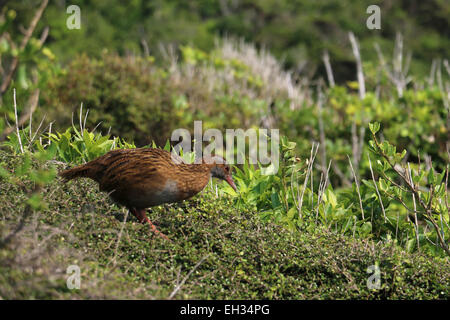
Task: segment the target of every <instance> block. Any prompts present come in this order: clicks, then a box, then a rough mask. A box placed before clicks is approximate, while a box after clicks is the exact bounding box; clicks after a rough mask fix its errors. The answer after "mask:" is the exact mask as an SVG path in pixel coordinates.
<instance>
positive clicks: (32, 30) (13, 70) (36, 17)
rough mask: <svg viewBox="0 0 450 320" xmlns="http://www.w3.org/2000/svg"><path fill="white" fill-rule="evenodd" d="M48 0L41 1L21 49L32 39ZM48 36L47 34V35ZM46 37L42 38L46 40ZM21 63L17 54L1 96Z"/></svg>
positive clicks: (0, 92)
mask: <svg viewBox="0 0 450 320" xmlns="http://www.w3.org/2000/svg"><path fill="white" fill-rule="evenodd" d="M47 4H48V0H44V1H42V3H41V6H40V7H39V8H38V9H37V11H36V13H35V14H34V17H33V20H31V23H30V26H29V27H28V29H27V31H26V32H25V36H24V37H23V39H22V42H21V43H20V47H19V51H23V50H24V49H25V47H26V46H27V44H28V41H30V38H31V35H32V34H33V32H34V29H35V28H36V25H37V23H38V22H39V20H40V19H41V16H42V13H43V12H44V10H45V8H46V7H47ZM45 38H46V36H45ZM45 38H41V39H43V40H45ZM18 64H19V55H17V56H15V57H14V58H13V59H12V61H11V65H10V67H9V71H8V73H7V75H6V76H5V77H4V78H3V81H2V83H1V85H0V98H1V97H2V96H3V94H4V93H5V92H6V90H7V89H8V87H9V85H10V83H11V80H12V77H13V76H14V73H15V72H16V69H17V66H18Z"/></svg>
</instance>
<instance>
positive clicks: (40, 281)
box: [0, 1, 450, 299]
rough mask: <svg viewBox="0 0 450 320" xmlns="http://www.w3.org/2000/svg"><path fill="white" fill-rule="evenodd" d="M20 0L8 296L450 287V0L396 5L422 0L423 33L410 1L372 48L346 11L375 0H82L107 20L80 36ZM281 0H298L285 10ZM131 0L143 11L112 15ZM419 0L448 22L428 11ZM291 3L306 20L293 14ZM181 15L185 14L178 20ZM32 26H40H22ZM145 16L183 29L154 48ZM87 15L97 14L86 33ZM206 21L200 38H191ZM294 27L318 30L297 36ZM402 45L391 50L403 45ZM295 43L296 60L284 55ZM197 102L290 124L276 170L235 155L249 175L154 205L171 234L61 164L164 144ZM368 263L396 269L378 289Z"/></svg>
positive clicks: (5, 95) (343, 292)
mask: <svg viewBox="0 0 450 320" xmlns="http://www.w3.org/2000/svg"><path fill="white" fill-rule="evenodd" d="M45 2H46V1H43V2H36V5H37V6H38V5H39V4H40V3H43V4H45ZM24 3H25V1H24V2H21V1H18V2H14V3H10V4H8V7H4V8H2V10H1V11H0V57H1V59H0V61H1V67H2V68H1V70H0V71H1V72H2V80H1V82H0V112H1V114H2V118H1V119H0V133H1V135H0V143H1V144H0V148H1V150H0V190H1V192H0V198H1V201H0V204H1V205H0V257H1V260H0V261H1V262H0V297H1V298H168V297H171V298H235V299H240V298H248V299H250V298H273V299H282V298H285V299H297V298H314V299H324V298H364V299H367V298H391V299H399V298H400V299H404V298H423V299H429V298H440V299H448V298H449V296H450V294H449V293H450V292H449V287H448V283H449V280H450V279H449V278H450V264H449V256H450V251H449V241H450V226H449V224H450V210H449V204H448V176H449V157H450V153H449V148H450V145H449V141H450V116H449V88H450V80H449V79H450V67H449V64H448V61H447V60H444V61H440V60H435V61H434V62H433V67H432V72H431V74H430V75H429V76H425V75H424V72H423V66H424V65H427V64H431V61H432V59H433V58H434V57H436V56H439V54H440V53H442V52H443V53H446V50H447V51H448V48H449V43H448V37H445V36H443V37H442V38H441V37H439V35H436V32H435V31H433V30H435V29H436V28H439V27H442V26H444V27H445V25H446V23H447V24H448V21H447V20H446V19H445V17H446V16H445V15H444V14H445V12H448V10H449V6H448V5H446V4H445V3H444V2H440V1H431V2H427V4H418V3H416V7H413V6H412V5H411V6H409V5H408V4H409V2H408V4H404V3H402V2H399V3H397V2H396V3H395V5H394V4H392V7H391V8H390V10H393V12H396V14H397V15H398V16H403V15H404V13H405V12H409V13H411V14H410V15H409V16H408V17H404V20H402V21H403V23H404V24H405V25H410V27H411V29H409V28H407V29H408V30H415V31H414V32H416V31H417V26H418V25H420V27H421V28H425V29H424V30H425V31H423V32H424V35H422V34H421V33H417V32H416V33H415V37H414V39H412V37H411V33H409V32H413V31H408V32H404V36H403V37H402V36H401V35H400V34H398V35H397V36H394V34H395V30H394V22H393V20H392V21H391V20H390V19H393V17H396V15H389V16H387V17H386V20H383V21H385V22H384V23H385V26H386V27H384V28H383V31H382V33H381V36H382V37H381V36H380V37H379V38H378V37H377V38H376V41H377V42H379V44H380V48H379V50H378V55H377V56H376V57H375V56H373V55H371V54H370V53H369V50H368V46H369V43H370V45H373V40H374V38H372V37H371V36H370V37H368V36H367V29H365V30H357V29H358V28H359V25H360V24H359V23H358V24H357V23H356V22H354V21H353V20H354V18H352V15H351V13H352V12H354V11H355V12H356V11H357V12H360V14H359V15H358V17H360V19H363V18H364V19H365V14H364V12H365V9H361V8H363V7H364V6H365V5H366V4H365V2H363V1H361V2H357V3H358V4H357V5H355V6H352V7H351V8H352V10H347V9H349V8H350V6H346V5H344V4H342V5H341V2H339V4H338V2H336V3H334V2H333V1H331V2H329V4H327V5H325V4H323V3H321V2H311V3H310V2H308V1H306V2H302V4H300V3H298V4H296V5H294V4H289V5H288V3H287V2H286V3H284V2H282V3H280V4H279V6H274V5H273V4H272V3H271V1H261V2H258V4H254V3H250V2H249V3H247V2H246V1H220V4H221V6H220V8H219V7H218V5H219V2H218V3H215V2H208V1H206V2H205V1H201V5H200V4H199V3H200V2H189V4H187V2H186V3H185V2H183V3H181V2H178V1H164V2H158V1H156V2H152V4H151V5H148V4H147V2H140V1H136V2H133V5H130V6H129V7H126V8H125V7H124V5H121V4H119V3H117V6H108V8H110V9H111V10H107V8H106V7H103V6H102V5H100V4H91V3H90V2H89V3H86V4H84V2H80V6H81V7H82V8H86V9H87V8H90V10H83V12H84V13H86V15H87V16H88V17H89V19H88V20H87V21H92V22H86V20H83V23H85V22H86V23H87V24H86V26H87V28H85V29H83V28H82V29H81V30H80V31H74V32H78V33H76V34H74V37H80V39H83V44H82V47H83V50H81V49H80V50H78V49H77V46H78V44H76V41H74V38H72V39H71V40H70V41H71V43H73V44H74V46H73V47H70V48H71V49H70V50H69V46H67V41H69V40H67V39H66V40H64V37H66V36H67V30H65V29H64V25H65V20H61V21H63V22H64V24H62V23H63V22H61V21H60V20H58V19H57V16H58V14H60V13H59V12H60V11H61V10H63V9H65V8H63V7H62V5H61V4H59V3H58V2H55V3H52V4H50V5H49V6H48V8H46V11H45V13H44V14H43V16H42V19H41V21H40V22H39V24H37V28H36V30H34V29H33V28H31V27H32V26H33V24H32V23H31V24H30V22H29V21H30V20H32V19H33V17H35V18H36V14H37V13H38V12H39V10H41V11H42V12H44V11H43V10H44V6H41V7H40V8H36V9H35V10H34V11H33V10H25V7H24ZM30 3H31V2H30ZM32 3H34V2H32ZM411 3H415V2H411ZM196 5H198V8H197V7H196V8H197V10H194V11H192V9H193V7H192V6H196ZM223 6H225V7H223ZM227 6H230V7H229V8H228V9H227ZM286 6H293V7H292V8H290V9H291V10H290V11H289V14H288V13H287V11H286V8H285V7H286ZM360 7H361V8H360ZM238 8H239V9H242V8H245V10H238ZM306 8H307V9H308V11H307V13H305V14H306V16H304V15H303V13H301V12H303V11H302V10H303V9H306ZM358 8H359V9H361V10H359V9H358ZM364 8H365V7H364ZM436 8H440V10H435V9H436ZM125 9H127V10H131V13H132V12H134V15H133V14H131V13H130V12H128V14H129V15H130V16H133V17H134V20H133V19H130V20H127V19H124V20H123V21H122V20H121V22H120V24H121V26H117V27H114V28H112V27H111V23H112V20H111V19H113V18H114V17H117V15H118V14H121V15H123V11H124V10H125ZM319 9H320V10H325V12H328V10H331V11H332V12H334V13H335V14H336V15H337V16H338V17H339V19H338V22H336V23H337V24H338V26H339V28H333V30H334V31H335V32H336V33H337V34H334V33H330V34H328V35H327V38H324V39H322V38H320V41H319V43H320V46H319V47H317V46H315V45H313V43H316V42H317V39H318V38H317V37H318V36H319V35H323V34H324V32H323V30H322V29H321V28H329V24H330V23H331V22H330V21H331V18H332V17H331V16H329V17H328V18H327V14H323V15H321V16H320V18H319V17H318V16H317V15H316V14H315V13H314V12H316V11H317V10H319ZM218 10H219V11H220V14H219V13H218V12H219V11H218ZM224 10H225V11H227V10H228V14H224V12H225V11H224ZM278 10H280V11H278ZM336 10H337V11H336ZM339 10H344V11H346V13H345V14H343V12H342V11H339ZM353 10H354V11H353ZM415 10H419V11H420V13H421V14H420V16H419V15H414V12H415ZM424 10H425V11H426V10H431V11H430V12H433V17H434V20H433V21H431V20H430V21H422V20H421V19H423V14H424V13H423V12H424ZM63 11H64V10H63ZM331 11H330V12H331ZM347 11H348V12H347ZM188 12H189V14H188ZM237 12H239V14H238V13H237ZM252 12H253V13H252ZM254 12H258V15H254ZM361 12H363V13H361ZM162 13H164V14H162ZM33 15H34V16H33ZM166 15H169V16H171V17H173V20H169V21H168V25H167V26H166V27H164V28H161V29H158V28H156V27H155V25H152V24H151V23H150V22H148V21H146V22H144V21H142V19H144V17H145V18H148V17H151V18H150V19H149V21H152V22H155V20H152V19H165V18H164V17H166ZM241 15H244V16H246V15H250V16H251V17H253V18H248V20H246V21H253V22H255V21H256V22H257V21H259V20H258V19H262V20H261V21H262V22H260V23H261V24H258V23H254V26H255V28H256V29H258V30H246V26H245V24H242V25H240V27H239V28H238V26H239V25H238V24H237V22H236V21H237V20H235V19H240V18H238V17H241ZM194 16H195V17H196V18H195V19H192V17H194ZM98 17H101V19H99V18H98ZM181 17H183V19H181ZM302 17H303V18H305V17H308V19H306V20H305V19H303V20H302V19H301V18H302ZM38 18H39V17H38ZM83 19H86V17H85V18H83ZM255 19H256V20H255ZM280 19H282V20H283V21H284V23H286V21H288V22H289V21H291V22H292V21H293V20H294V19H299V20H298V21H304V23H302V24H301V28H300V26H299V28H297V29H296V28H294V27H293V26H294V24H293V22H292V23H287V26H286V27H281V26H280V25H279V24H280V23H281V22H280V21H279V20H280ZM38 20H39V19H37V20H36V22H37V21H38ZM319 20H320V21H322V23H319V22H318V21H319ZM131 21H134V22H131ZM296 21H297V20H296ZM352 21H353V22H352ZM116 22H117V21H116ZM188 22H189V23H188ZM350 22H351V23H350ZM91 23H92V24H91ZM140 23H141V24H140ZM171 23H172V24H174V25H172V27H173V28H175V27H174V26H176V28H178V27H179V24H183V23H186V24H187V25H186V26H185V28H183V29H182V30H183V32H180V33H177V34H176V35H175V34H174V32H173V31H172V32H171V31H170V30H171V27H170V25H171ZM46 24H48V25H50V26H51V28H52V29H51V31H50V33H49V39H48V40H47V42H46V38H47V37H46V36H45V37H44V35H45V32H46V31H45V29H43V27H44V26H45V25H46ZM416 24H417V25H416ZM261 25H264V26H265V27H264V28H262V27H261ZM333 25H334V24H333ZM361 25H364V26H365V23H361ZM19 26H20V27H19ZM258 26H259V27H258ZM395 26H397V24H395ZM27 27H29V28H30V29H28V30H30V31H31V33H30V36H29V37H28V36H27V34H28V33H27V32H25V36H23V35H21V32H22V31H23V30H22V31H20V29H23V28H27ZM141 27H142V30H143V31H142V32H143V33H144V34H145V35H146V36H145V37H155V38H157V39H159V42H162V43H165V42H166V41H167V39H170V40H172V41H173V42H174V43H175V44H177V45H179V46H176V47H163V49H162V50H161V51H156V45H155V43H157V41H153V42H152V41H151V39H150V38H148V39H147V38H145V37H143V36H142V35H139V33H132V32H130V30H135V28H138V29H139V30H140V28H141ZM90 28H97V31H98V32H95V33H91V34H92V35H89V36H88V35H87V33H86V32H89V30H91V29H90ZM192 28H193V29H195V30H196V32H195V35H196V36H195V37H187V36H186V33H184V32H187V33H189V32H190V31H189V30H193V29H192ZM270 28H273V29H272V31H270ZM303 28H304V30H307V31H308V32H303V33H302V32H300V31H304V30H303ZM355 28H356V29H355ZM361 28H363V27H361ZM199 29H201V30H203V32H199ZM400 29H401V28H400ZM448 29H449V28H447V27H445V28H444V29H443V30H448ZM41 30H44V31H43V33H42V35H41V36H37V35H36V34H38V35H39V32H40V31H41ZM177 30H178V29H177ZM274 30H277V32H281V34H278V33H277V32H275V31H274ZM283 30H284V31H283ZM351 30H353V31H355V34H356V37H355V36H354V35H353V33H351V34H347V31H351ZM436 30H437V29H436ZM33 31H35V32H34V34H33ZM216 31H219V32H220V33H224V31H227V32H226V33H229V34H231V35H244V36H245V38H246V39H247V40H252V41H254V42H256V43H257V44H264V43H266V41H267V43H270V44H271V46H270V49H271V50H270V51H269V50H268V49H258V46H255V45H254V44H252V43H251V42H246V41H244V40H236V39H232V38H222V39H219V38H216V39H215V41H213V36H214V35H215V32H216ZM294 31H295V32H298V33H300V34H302V37H309V40H307V39H305V38H302V37H299V38H298V39H297V38H295V41H294V40H292V41H289V35H288V33H290V32H294ZM358 31H360V32H358ZM341 33H344V35H342V37H344V38H345V39H346V44H345V45H342V43H340V42H339V41H340V40H342V37H340V36H339V35H338V34H341ZM130 34H132V36H129V35H130ZM136 34H137V35H136ZM105 35H109V37H105ZM433 35H434V36H433ZM100 37H103V38H102V39H103V40H102V41H104V42H102V41H99V40H98V39H99V38H100ZM136 37H138V38H136ZM328 37H329V38H328ZM433 37H435V38H433ZM436 37H437V38H436ZM142 39H144V40H146V41H148V43H152V45H149V44H148V43H146V42H145V41H143V43H144V44H145V45H144V47H145V46H148V47H149V50H148V51H145V50H144V53H142V54H140V53H139V52H140V50H139V41H141V40H142ZM263 39H265V40H263ZM276 39H278V40H279V41H276ZM113 40H114V41H113ZM434 40H436V43H435V42H434ZM80 41H81V40H80ZM315 41H316V42H315ZM426 41H428V42H427V43H428V45H429V46H430V47H427V48H428V50H425V49H423V50H422V51H420V53H421V54H422V55H419V59H413V60H411V68H410V62H409V60H408V58H407V55H406V54H405V52H406V51H407V50H406V49H405V48H404V45H403V42H404V43H405V47H410V48H413V49H417V48H418V46H423V45H424V42H426ZM188 42H190V43H188ZM358 42H360V45H361V50H358V48H357V46H356V47H355V46H354V44H355V43H358ZM338 43H339V45H338ZM128 44H129V45H130V46H129V47H127V46H128ZM325 44H327V45H328V46H329V47H327V48H328V50H329V55H330V58H331V65H330V67H332V69H333V71H332V72H334V74H335V76H336V79H335V80H336V81H334V78H333V77H331V75H330V74H329V73H325V72H319V73H315V72H314V69H315V67H314V64H316V65H319V64H320V65H322V63H321V62H320V60H317V59H315V58H313V57H317V56H318V55H319V56H320V54H321V52H322V51H321V50H323V49H324V47H323V46H324V45H325ZM299 46H305V47H308V50H306V49H305V50H303V51H302V50H300V49H299ZM352 47H353V49H354V50H352ZM387 47H394V48H395V49H394V55H393V56H392V58H391V55H390V54H388V53H387V52H388V51H387V50H386V48H387ZM106 48H108V49H106ZM130 48H133V49H132V50H131V49H130ZM127 49H128V50H127ZM297 49H298V50H297ZM282 51H286V53H287V60H286V61H285V62H286V63H285V64H282V63H280V62H279V60H277V58H275V56H273V55H272V52H274V53H275V54H276V55H277V56H280V53H281V52H282ZM354 51H357V52H358V53H361V56H362V61H361V60H359V57H358V56H356V57H355V56H354ZM161 52H162V53H161ZM302 52H303V53H305V55H304V56H301V57H298V56H296V54H299V53H302ZM318 52H320V54H318ZM429 55H431V56H429ZM303 58H308V59H309V58H311V59H309V61H310V63H312V64H313V65H311V66H309V67H308V68H307V69H308V70H309V72H300V73H299V72H298V70H293V69H288V68H286V67H289V66H294V65H296V64H297V63H298V62H299V61H301V59H303ZM319 59H320V58H319ZM348 61H351V67H348V66H347V67H345V65H346V63H348ZM325 63H327V62H326V61H325ZM355 63H356V65H357V66H358V68H360V67H361V68H362V70H363V71H364V72H363V74H362V78H361V77H360V76H361V74H360V75H358V77H357V76H356V72H355V69H356V68H355V67H354V64H355ZM343 66H344V67H343ZM321 68H322V67H321ZM11 70H12V72H11ZM292 70H293V71H292ZM349 70H351V72H352V74H351V75H350V76H348V74H349V73H348V72H349ZM312 75H315V76H314V77H312ZM355 79H357V81H355ZM3 115H4V116H3ZM194 120H202V121H203V129H204V130H205V129H208V128H218V129H219V130H222V131H223V130H225V129H227V128H243V129H247V128H279V129H280V132H281V134H282V138H281V145H280V147H279V148H280V149H279V152H280V159H281V160H280V161H281V162H280V170H278V172H276V173H275V174H273V175H265V174H263V173H264V172H267V170H271V168H270V167H269V168H263V167H261V166H258V165H257V166H253V165H250V164H248V163H246V164H244V165H239V166H235V168H234V169H235V173H234V179H235V181H236V184H237V186H238V193H236V192H234V191H233V190H232V189H231V188H230V187H229V186H227V185H225V184H219V185H215V184H211V185H210V186H208V187H207V189H206V190H205V191H204V192H203V193H202V194H201V195H199V196H197V197H195V198H194V200H192V201H190V202H185V203H182V204H173V205H166V206H161V207H157V208H153V209H152V213H151V214H150V215H151V217H152V218H153V219H155V220H156V221H157V223H158V226H159V228H160V229H162V231H163V232H164V233H166V234H168V235H169V237H170V238H171V239H172V242H167V243H166V242H164V241H162V240H161V239H157V238H154V237H152V235H151V234H149V233H148V230H147V229H146V228H145V227H143V226H141V225H139V224H137V223H136V222H135V220H134V218H133V217H130V216H128V215H127V213H125V211H124V210H122V209H120V208H118V207H117V206H116V205H114V204H112V202H110V200H108V198H107V195H106V194H103V193H100V192H99V191H98V190H97V188H96V187H95V185H94V184H93V183H91V182H88V181H76V182H71V183H68V184H63V183H62V182H61V181H60V180H59V179H58V178H56V173H57V171H58V170H61V169H62V168H63V167H67V166H72V165H74V164H79V163H83V162H86V161H88V160H91V159H94V158H96V157H98V156H100V155H102V154H104V153H106V152H108V151H109V150H111V149H114V148H134V147H136V146H139V147H140V146H148V145H151V146H161V147H162V146H163V145H164V146H165V148H166V149H168V150H169V149H170V148H171V146H170V143H169V142H168V139H169V138H170V135H171V132H172V131H173V130H174V129H176V128H187V129H189V130H193V121H194ZM272 151H273V150H272ZM125 217H126V218H125ZM124 219H125V220H126V221H128V222H121V220H124ZM130 220H131V221H133V222H132V223H129V221H130ZM70 264H77V265H80V266H81V269H82V277H83V279H84V280H83V281H86V282H84V284H83V289H82V290H75V291H71V290H68V289H67V287H66V285H65V277H66V275H65V268H67V266H68V265H70ZM373 265H376V266H378V267H379V268H380V271H381V279H382V280H381V287H380V288H379V289H377V290H370V289H368V287H367V284H366V281H367V279H368V277H369V274H368V273H367V272H366V270H367V268H368V267H369V266H373ZM99 283H101V285H99ZM178 285H180V287H179V289H176V288H177V286H178ZM118 288H120V289H118Z"/></svg>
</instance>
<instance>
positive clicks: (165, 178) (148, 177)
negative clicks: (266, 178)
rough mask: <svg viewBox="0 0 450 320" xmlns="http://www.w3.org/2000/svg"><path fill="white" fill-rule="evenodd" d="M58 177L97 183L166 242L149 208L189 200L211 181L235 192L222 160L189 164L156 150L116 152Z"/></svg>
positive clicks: (141, 149) (226, 167)
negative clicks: (148, 214)
mask: <svg viewBox="0 0 450 320" xmlns="http://www.w3.org/2000/svg"><path fill="white" fill-rule="evenodd" d="M59 175H60V176H61V177H63V178H64V179H65V180H66V181H68V180H72V179H75V178H82V177H85V178H90V179H92V180H94V181H96V182H98V184H99V187H100V191H106V192H108V193H109V194H110V196H111V198H112V199H113V200H114V201H115V202H116V203H119V204H121V205H124V206H125V207H127V208H128V209H129V210H130V212H131V213H132V214H133V215H135V216H136V218H137V219H138V220H139V221H140V222H141V223H145V222H147V223H148V224H149V226H150V229H151V230H152V231H153V232H155V233H156V234H159V235H161V236H162V237H163V238H166V239H167V237H166V236H165V235H164V234H162V233H161V232H160V231H158V230H157V229H156V227H155V226H154V225H153V223H152V222H151V221H150V219H148V218H147V216H146V214H145V211H146V208H148V207H151V206H156V205H160V204H163V203H168V202H177V201H181V200H185V199H189V198H191V197H192V196H194V195H196V194H197V193H199V192H200V191H201V190H203V189H204V188H205V186H206V185H207V184H208V181H209V180H210V178H211V177H215V178H219V179H222V180H225V181H227V182H228V184H229V185H230V186H231V187H232V188H233V189H234V190H236V186H235V184H234V182H233V178H232V177H231V168H230V167H229V165H228V164H226V163H225V161H224V159H223V158H221V157H218V156H216V157H214V158H210V159H209V161H206V160H205V159H203V161H202V163H201V164H186V163H183V162H181V161H173V158H172V154H171V153H170V152H168V151H165V150H161V149H154V148H139V149H119V150H113V151H110V152H108V153H107V154H105V155H103V156H101V157H99V158H97V159H95V160H92V161H90V162H87V163H86V164H84V165H81V166H78V167H75V168H73V169H69V170H65V171H62V172H60V173H59Z"/></svg>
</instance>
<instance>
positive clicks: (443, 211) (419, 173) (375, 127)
mask: <svg viewBox="0 0 450 320" xmlns="http://www.w3.org/2000/svg"><path fill="white" fill-rule="evenodd" d="M369 128H370V131H371V134H372V140H371V141H370V142H369V144H370V147H371V151H372V152H373V153H374V154H375V155H376V156H378V157H379V158H380V159H379V160H377V161H376V166H375V168H376V169H377V172H378V173H379V174H380V177H379V179H378V181H377V184H376V185H375V186H374V187H377V189H378V190H379V191H380V193H382V194H383V195H384V196H386V197H388V198H389V199H391V200H393V201H396V202H398V203H400V204H401V205H402V206H403V207H404V208H405V209H406V210H407V211H408V213H410V215H411V217H413V219H412V223H413V224H414V231H415V236H416V237H415V238H416V239H415V240H414V239H411V240H410V242H409V245H410V246H411V245H412V244H413V243H414V242H416V243H417V247H418V248H419V247H420V243H421V239H424V238H426V239H428V241H431V242H432V243H434V244H435V245H436V246H438V247H440V248H441V249H443V250H444V251H445V252H446V253H447V255H450V250H449V246H448V242H449V239H450V226H449V219H450V210H449V205H448V190H447V185H448V171H449V166H448V164H447V168H446V169H445V170H443V171H442V172H440V173H437V172H435V169H434V168H433V166H432V165H431V166H430V168H428V169H427V168H424V166H423V165H421V164H420V163H419V164H418V165H417V166H416V169H414V167H411V165H410V164H409V163H407V164H405V163H404V162H402V159H403V158H404V156H405V154H406V150H403V152H401V153H398V152H397V150H396V147H395V146H393V145H392V144H390V143H389V142H388V141H386V140H385V141H383V142H380V141H379V140H378V138H377V136H376V134H377V132H378V131H379V130H380V124H379V123H377V122H375V123H371V124H370V126H369ZM419 220H424V221H425V222H426V224H425V227H421V226H419ZM427 227H428V228H427ZM429 229H431V230H434V233H431V232H429V231H428V230H429ZM430 238H431V239H430Z"/></svg>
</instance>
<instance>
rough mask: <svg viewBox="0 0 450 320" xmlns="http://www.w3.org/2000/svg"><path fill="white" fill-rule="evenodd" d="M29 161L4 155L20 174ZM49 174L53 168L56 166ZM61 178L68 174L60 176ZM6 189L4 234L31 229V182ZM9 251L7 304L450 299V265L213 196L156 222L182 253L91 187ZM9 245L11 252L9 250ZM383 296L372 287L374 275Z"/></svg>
mask: <svg viewBox="0 0 450 320" xmlns="http://www.w3.org/2000/svg"><path fill="white" fill-rule="evenodd" d="M18 158H19V157H18V156H13V155H11V154H9V153H4V152H1V151H0V163H3V165H4V166H5V167H6V168H8V169H9V170H14V168H16V167H17V164H18V162H19V159H18ZM47 165H49V164H47ZM60 169H61V168H60ZM20 182H21V183H16V184H11V183H8V182H6V181H5V180H0V190H1V192H0V235H1V239H4V238H5V236H6V235H8V234H10V233H11V231H12V230H14V229H15V228H16V226H17V225H18V224H19V223H20V220H21V219H22V216H23V212H24V209H25V206H26V205H25V201H26V191H24V190H25V189H27V188H28V187H30V185H31V184H30V182H29V181H26V180H23V181H20ZM41 194H42V196H43V199H44V200H45V202H46V203H47V208H46V209H42V210H39V211H33V213H32V215H31V216H30V217H29V218H28V219H27V220H26V221H25V225H24V228H23V229H22V230H21V231H19V232H18V233H17V234H16V235H15V236H14V237H12V241H11V242H9V243H8V244H5V243H2V244H0V298H2V299H35V298H36V299H86V298H98V299H103V298H112V299H116V298H123V299H167V298H174V299H348V298H351V299H449V298H450V291H449V286H448V283H450V264H449V261H448V258H437V257H431V256H428V255H426V254H423V253H414V254H409V253H406V252H405V251H403V250H401V249H400V248H398V247H396V246H395V245H393V244H392V242H391V243H381V242H380V243H374V242H373V241H370V240H358V239H353V238H351V237H344V236H339V235H335V234H333V233H331V232H329V231H327V230H323V229H317V230H316V231H315V232H314V233H299V232H291V231H287V230H286V229H283V228H282V227H280V226H278V225H276V224H273V223H263V222H261V220H260V216H259V214H258V212H254V211H251V210H246V209H241V210H236V209H235V208H234V207H233V206H232V199H231V198H227V197H222V198H217V197H216V195H215V193H214V192H212V191H211V189H210V188H209V186H208V187H207V188H206V189H205V190H204V192H203V193H202V194H200V195H198V196H196V197H195V198H194V199H193V200H191V201H187V202H184V203H180V204H172V205H165V206H160V207H155V208H153V209H152V212H151V213H150V214H149V217H150V219H152V221H153V222H155V224H157V225H158V228H159V229H160V230H161V231H162V232H163V233H165V234H166V235H168V236H169V238H170V239H171V241H170V242H168V241H165V240H164V239H161V238H159V237H156V236H154V235H153V234H151V233H150V232H149V230H148V228H147V226H145V225H141V224H139V223H138V222H137V220H136V219H135V218H134V217H132V216H127V219H126V221H124V216H126V211H125V210H124V209H122V208H119V207H117V206H116V205H114V204H113V203H112V202H111V201H110V200H109V199H108V196H107V195H106V194H105V193H101V192H99V191H98V187H97V186H96V184H95V183H93V182H92V181H90V180H78V181H74V182H69V183H68V184H63V183H62V182H61V181H60V180H59V179H58V180H55V181H54V182H52V183H51V184H49V185H47V186H46V187H44V188H43V189H42V191H41ZM0 243H1V241H0ZM74 264H75V265H78V266H79V267H80V270H81V288H80V289H74V290H69V289H68V288H67V286H66V279H67V277H68V275H67V274H66V269H67V267H68V266H69V265H74ZM374 264H376V265H378V266H379V268H380V271H381V288H380V289H379V290H370V289H368V288H367V284H366V282H367V279H368V277H369V276H370V274H368V273H367V272H366V270H367V268H368V267H369V266H371V265H374Z"/></svg>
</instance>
